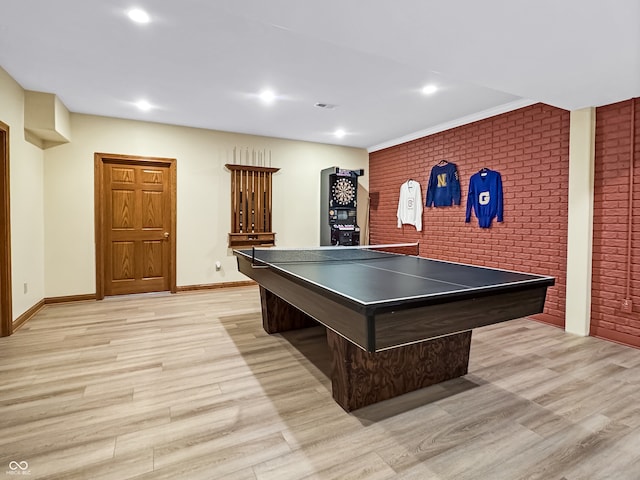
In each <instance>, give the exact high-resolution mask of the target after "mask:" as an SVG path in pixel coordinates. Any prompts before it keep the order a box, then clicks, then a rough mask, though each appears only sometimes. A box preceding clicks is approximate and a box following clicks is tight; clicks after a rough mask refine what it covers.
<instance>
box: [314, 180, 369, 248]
mask: <svg viewBox="0 0 640 480" xmlns="http://www.w3.org/2000/svg"><path fill="white" fill-rule="evenodd" d="M361 175H364V170H363V169H361V170H344V169H342V168H338V167H331V168H325V169H324V170H322V171H321V172H320V245H321V246H329V245H345V246H351V245H360V227H358V219H357V213H356V209H357V206H358V177H359V176H361Z"/></svg>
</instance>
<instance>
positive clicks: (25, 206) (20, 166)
mask: <svg viewBox="0 0 640 480" xmlns="http://www.w3.org/2000/svg"><path fill="white" fill-rule="evenodd" d="M0 120H1V121H3V122H4V123H6V124H7V125H9V128H10V138H9V149H10V164H9V168H10V191H11V198H10V202H11V273H12V275H11V282H12V286H13V295H12V303H13V318H14V320H15V319H16V318H17V317H19V316H20V315H22V314H23V313H24V312H25V311H27V310H28V309H29V308H31V307H32V306H34V305H35V304H37V303H38V302H39V301H40V300H42V299H43V298H44V296H45V288H44V212H43V209H44V202H43V158H44V153H43V151H42V150H41V149H39V148H37V147H35V146H33V145H32V144H30V143H28V142H27V141H25V138H24V90H23V89H22V87H20V85H18V84H17V83H16V82H15V81H14V80H13V79H12V78H11V77H10V76H9V75H8V74H7V73H6V72H5V71H4V70H3V69H2V68H0ZM25 283H26V284H27V292H26V293H25V292H24V284H25Z"/></svg>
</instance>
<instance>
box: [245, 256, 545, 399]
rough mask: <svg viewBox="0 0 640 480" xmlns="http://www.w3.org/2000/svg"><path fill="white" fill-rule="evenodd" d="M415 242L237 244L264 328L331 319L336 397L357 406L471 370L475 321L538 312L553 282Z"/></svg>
mask: <svg viewBox="0 0 640 480" xmlns="http://www.w3.org/2000/svg"><path fill="white" fill-rule="evenodd" d="M418 248H419V247H418V245H417V244H405V245H393V246H368V247H356V248H352V247H318V248H315V249H299V250H295V249H282V248H264V249H260V248H255V249H245V250H234V252H233V253H234V255H235V256H236V258H237V262H238V269H239V271H240V272H241V273H243V274H245V275H246V276H248V277H249V278H251V279H253V280H254V281H256V282H257V283H258V284H259V286H260V296H261V304H262V323H263V328H264V329H265V331H266V332H267V333H270V334H271V333H277V332H283V331H287V330H292V329H297V328H305V327H308V326H311V325H317V324H318V323H320V324H322V325H324V326H325V327H326V331H327V343H328V345H329V349H330V351H331V368H332V374H331V383H332V393H333V398H334V399H335V400H336V402H337V403H338V404H339V405H340V406H342V408H343V409H345V410H346V411H351V410H355V409H358V408H361V407H364V406H366V405H370V404H372V403H376V402H379V401H382V400H386V399H388V398H392V397H395V396H398V395H401V394H403V393H407V392H410V391H413V390H416V389H419V388H423V387H426V386H428V385H433V384H435V383H440V382H443V381H446V380H450V379H452V378H456V377H460V376H462V375H465V374H466V373H467V371H468V364H469V350H470V345H471V331H472V329H474V328H477V327H481V326H485V325H490V324H494V323H499V322H504V321H507V320H512V319H515V318H521V317H525V316H528V315H533V314H536V313H541V312H542V311H543V308H544V302H545V297H546V291H547V287H549V286H552V285H553V284H554V282H555V279H554V278H553V277H549V276H543V275H533V274H528V273H521V272H514V271H509V270H502V269H495V268H486V267H478V266H473V265H466V264H461V263H454V262H447V261H442V260H433V259H428V258H424V257H420V256H418V255H417V254H418V252H417V250H418ZM412 250H413V251H412ZM407 251H411V253H412V254H406V252H407ZM398 252H405V253H398Z"/></svg>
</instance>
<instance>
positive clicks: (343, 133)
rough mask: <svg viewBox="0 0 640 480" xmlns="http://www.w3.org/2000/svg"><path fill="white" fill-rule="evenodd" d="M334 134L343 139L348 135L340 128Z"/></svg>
mask: <svg viewBox="0 0 640 480" xmlns="http://www.w3.org/2000/svg"><path fill="white" fill-rule="evenodd" d="M333 134H334V135H335V136H336V137H338V138H343V137H344V136H345V135H346V134H347V132H345V131H344V130H343V129H341V128H339V129H337V130H336V131H335V132H333Z"/></svg>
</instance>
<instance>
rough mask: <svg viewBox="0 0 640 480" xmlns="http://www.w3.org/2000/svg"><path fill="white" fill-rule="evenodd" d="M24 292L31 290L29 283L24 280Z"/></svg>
mask: <svg viewBox="0 0 640 480" xmlns="http://www.w3.org/2000/svg"><path fill="white" fill-rule="evenodd" d="M22 289H23V290H24V293H27V292H28V291H29V284H28V283H27V282H24V285H23V288H22Z"/></svg>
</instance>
